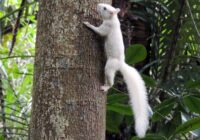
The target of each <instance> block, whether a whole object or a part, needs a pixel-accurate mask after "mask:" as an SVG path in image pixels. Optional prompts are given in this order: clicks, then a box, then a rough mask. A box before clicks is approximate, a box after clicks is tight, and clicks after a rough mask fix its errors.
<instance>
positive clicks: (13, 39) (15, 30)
mask: <svg viewBox="0 0 200 140" xmlns="http://www.w3.org/2000/svg"><path fill="white" fill-rule="evenodd" d="M25 3H26V0H22V2H21V5H20V7H24V5H25ZM23 10H24V8H21V9H20V10H19V13H18V16H17V20H16V23H15V26H14V30H13V38H12V43H11V48H10V52H9V54H8V56H10V55H11V54H12V51H13V48H14V45H15V42H16V37H17V32H18V27H19V25H20V19H21V16H22V13H23Z"/></svg>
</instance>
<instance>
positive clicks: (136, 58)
mask: <svg viewBox="0 0 200 140" xmlns="http://www.w3.org/2000/svg"><path fill="white" fill-rule="evenodd" d="M125 56H126V62H127V63H128V64H135V63H138V62H141V61H142V60H144V59H145V58H146V56H147V51H146V48H145V47H144V46H143V45H141V44H134V45H131V46H130V47H128V48H127V49H126V53H125Z"/></svg>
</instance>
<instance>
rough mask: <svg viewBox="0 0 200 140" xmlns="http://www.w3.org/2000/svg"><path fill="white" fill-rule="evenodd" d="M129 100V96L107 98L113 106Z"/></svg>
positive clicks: (121, 95)
mask: <svg viewBox="0 0 200 140" xmlns="http://www.w3.org/2000/svg"><path fill="white" fill-rule="evenodd" d="M127 100H128V96H127V95H125V94H119V93H118V94H112V95H108V97H107V103H108V104H113V103H119V102H125V101H127Z"/></svg>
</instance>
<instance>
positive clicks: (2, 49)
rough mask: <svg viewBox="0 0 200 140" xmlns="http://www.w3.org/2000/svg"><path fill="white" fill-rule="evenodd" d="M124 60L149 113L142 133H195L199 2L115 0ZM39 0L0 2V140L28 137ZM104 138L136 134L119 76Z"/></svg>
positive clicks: (199, 119) (182, 138) (131, 138)
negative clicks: (144, 93)
mask: <svg viewBox="0 0 200 140" xmlns="http://www.w3.org/2000/svg"><path fill="white" fill-rule="evenodd" d="M113 5H114V6H115V7H119V8H120V9H121V12H120V14H119V18H120V21H121V24H122V25H121V28H122V31H123V36H124V42H125V46H126V61H127V62H128V63H129V64H131V65H135V66H136V68H137V69H138V70H139V71H140V72H141V74H142V76H143V78H144V80H145V82H146V85H147V87H148V96H149V102H150V104H151V107H152V110H153V112H154V114H153V116H152V118H151V122H150V128H149V131H148V133H147V137H146V138H145V139H148V140H151V139H152V140H155V139H157V140H166V139H171V140H174V139H177V140H189V139H191V140H193V139H194V140H195V139H199V136H200V129H199V128H200V116H199V114H200V30H199V29H200V1H199V0H151V1H148V0H113ZM37 11H38V2H37V1H34V0H1V1H0V42H1V44H0V140H4V139H20V140H21V139H27V138H28V126H29V120H30V110H31V90H32V80H33V63H34V53H35V50H34V48H35V38H36V25H37ZM106 127H107V128H106V129H107V130H106V137H107V139H108V140H135V139H137V137H135V133H134V121H133V114H132V111H131V109H130V106H129V105H128V96H127V91H126V87H125V84H124V83H123V80H122V77H121V76H120V74H119V76H118V77H117V78H116V82H115V86H114V87H113V88H112V89H111V90H110V91H109V94H108V99H107V126H106Z"/></svg>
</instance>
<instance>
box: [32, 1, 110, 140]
mask: <svg viewBox="0 0 200 140" xmlns="http://www.w3.org/2000/svg"><path fill="white" fill-rule="evenodd" d="M110 1H111V0H65V1H63V0H48V1H47V0H46V1H45V0H44V1H42V0H40V2H39V13H38V28H37V29H38V32H37V39H36V56H35V73H34V83H33V105H32V117H31V123H30V134H29V139H30V140H61V139H62V140H104V139H105V115H106V113H105V105H106V95H105V94H103V93H102V92H101V91H100V88H99V87H100V85H101V84H102V81H103V78H102V77H103V63H102V60H103V59H102V58H103V55H102V54H103V46H102V45H98V44H99V43H97V42H98V41H97V38H94V37H95V36H96V35H95V34H94V33H92V32H91V31H89V30H88V29H87V28H86V27H84V26H83V24H82V22H83V21H90V22H91V23H94V22H96V20H93V19H94V18H95V19H97V20H98V21H99V18H98V16H97V15H96V13H95V12H94V11H93V10H92V9H93V8H96V5H97V3H99V2H106V3H110Z"/></svg>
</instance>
